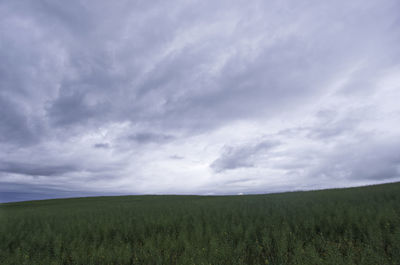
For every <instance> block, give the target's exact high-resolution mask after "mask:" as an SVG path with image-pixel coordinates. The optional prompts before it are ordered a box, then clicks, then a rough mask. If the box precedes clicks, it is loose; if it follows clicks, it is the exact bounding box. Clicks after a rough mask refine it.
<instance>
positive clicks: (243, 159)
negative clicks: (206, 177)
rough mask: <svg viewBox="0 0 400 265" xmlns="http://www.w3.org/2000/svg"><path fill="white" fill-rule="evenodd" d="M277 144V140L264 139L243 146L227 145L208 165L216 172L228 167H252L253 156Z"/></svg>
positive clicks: (228, 168)
mask: <svg viewBox="0 0 400 265" xmlns="http://www.w3.org/2000/svg"><path fill="white" fill-rule="evenodd" d="M279 144H280V143H279V142H277V141H268V140H264V141H261V142H258V143H256V144H250V145H244V146H237V147H232V146H227V147H225V148H224V151H223V152H222V154H221V156H220V157H219V158H218V159H216V160H215V161H214V162H213V163H212V164H211V165H210V167H211V168H212V169H213V170H214V171H215V172H217V173H218V172H223V171H225V170H230V169H238V168H246V167H254V166H255V164H254V157H255V156H257V155H259V154H260V153H265V152H268V151H269V150H271V149H272V148H274V147H276V146H278V145H279Z"/></svg>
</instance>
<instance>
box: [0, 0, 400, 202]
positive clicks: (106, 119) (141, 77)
mask: <svg viewBox="0 0 400 265" xmlns="http://www.w3.org/2000/svg"><path fill="white" fill-rule="evenodd" d="M399 44H400V2H399V1H398V0H351V1H349V0H338V1H319V0H301V1H297V0H287V1H286V0H271V1H265V0H254V1H253V0H250V1H249V0H246V1H244V0H229V1H228V0H226V1H224V0H221V1H211V0H210V1H209V0H198V1H187V0H185V1H179V0H172V1H157V0H154V1H142V0H135V1H131V0H130V1H123V0H119V1H106V0H104V1H98V0H96V1H94V0H93V1H92V0H82V1H75V0H70V1H61V0H59V1H57V0H56V1H52V0H48V1H46V0H37V1H30V0H29V1H28V0H26V1H24V0H18V1H15V0H3V1H1V2H0V202H1V201H3V202H4V201H15V200H27V199H42V198H54V197H68V196H90V195H112V194H116V195H118V194H203V195H206V194H238V193H244V194H247V193H269V192H278V191H291V190H307V189H319V188H329V187H345V186H357V185H366V184H373V183H381V182H393V181H399V180H400V48H399V47H400V46H399Z"/></svg>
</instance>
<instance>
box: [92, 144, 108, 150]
mask: <svg viewBox="0 0 400 265" xmlns="http://www.w3.org/2000/svg"><path fill="white" fill-rule="evenodd" d="M93 147H94V148H100V149H108V148H110V144H108V143H97V144H94V145H93Z"/></svg>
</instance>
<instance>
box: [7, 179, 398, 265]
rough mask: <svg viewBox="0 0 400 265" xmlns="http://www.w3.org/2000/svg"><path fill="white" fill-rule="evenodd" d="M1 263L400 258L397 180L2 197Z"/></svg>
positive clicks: (365, 261) (299, 261) (302, 261)
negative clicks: (226, 191) (343, 185)
mask: <svg viewBox="0 0 400 265" xmlns="http://www.w3.org/2000/svg"><path fill="white" fill-rule="evenodd" d="M0 264H1V265H7V264H16V265H23V264H29V265H36V264H49V265H51V264H82V265H90V264H215V265H220V264H275V265H278V264H374V265H376V264H396V265H398V264H400V183H391V184H384V185H377V186H368V187H361V188H350V189H334V190H323V191H311V192H293V193H281V194H269V195H247V196H220V197H218V196H204V197H203V196H123V197H93V198H77V199H57V200H44V201H30V202H19V203H7V204H0Z"/></svg>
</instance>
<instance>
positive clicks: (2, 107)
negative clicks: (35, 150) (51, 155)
mask: <svg viewBox="0 0 400 265" xmlns="http://www.w3.org/2000/svg"><path fill="white" fill-rule="evenodd" d="M0 113H1V115H0V142H6V143H13V144H16V145H17V146H19V145H31V144H33V143H36V142H38V141H39V140H40V138H41V135H40V133H42V130H41V129H42V128H41V125H40V124H38V123H37V122H36V121H35V120H33V119H30V117H29V116H28V115H26V113H24V110H23V106H21V105H19V104H18V103H16V102H13V100H12V99H8V100H6V99H3V98H2V97H1V95H0Z"/></svg>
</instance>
